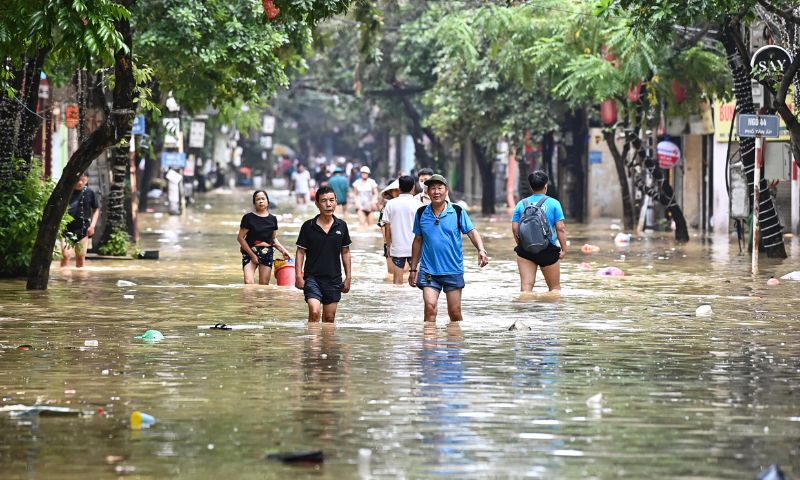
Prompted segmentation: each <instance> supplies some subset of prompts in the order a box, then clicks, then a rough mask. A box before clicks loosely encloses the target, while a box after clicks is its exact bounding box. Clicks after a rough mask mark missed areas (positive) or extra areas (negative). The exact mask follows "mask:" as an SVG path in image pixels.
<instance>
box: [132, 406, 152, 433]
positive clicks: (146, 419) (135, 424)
mask: <svg viewBox="0 0 800 480" xmlns="http://www.w3.org/2000/svg"><path fill="white" fill-rule="evenodd" d="M155 423H156V418H155V417H154V416H152V415H149V414H147V413H144V412H140V411H138V410H136V411H134V412H133V413H131V430H141V429H143V428H150V426H151V425H154V424H155Z"/></svg>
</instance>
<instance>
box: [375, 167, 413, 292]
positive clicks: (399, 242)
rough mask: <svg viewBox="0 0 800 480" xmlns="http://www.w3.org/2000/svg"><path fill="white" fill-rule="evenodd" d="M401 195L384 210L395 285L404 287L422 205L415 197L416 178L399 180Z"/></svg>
mask: <svg viewBox="0 0 800 480" xmlns="http://www.w3.org/2000/svg"><path fill="white" fill-rule="evenodd" d="M397 183H398V187H399V190H400V195H398V196H397V197H396V198H394V199H393V200H389V201H388V202H387V203H386V206H385V207H384V209H383V221H384V223H385V224H386V227H384V229H385V232H386V235H385V239H386V243H387V244H388V245H389V255H390V256H391V259H392V267H393V270H394V271H393V278H394V284H395V285H402V283H403V273H405V268H406V265H410V264H411V245H412V243H413V242H414V231H413V230H414V216H415V215H416V214H417V210H419V209H420V207H422V203H420V201H419V200H417V199H416V197H414V183H415V182H414V177H411V176H408V175H404V176H402V177H400V178H399V179H398V180H397Z"/></svg>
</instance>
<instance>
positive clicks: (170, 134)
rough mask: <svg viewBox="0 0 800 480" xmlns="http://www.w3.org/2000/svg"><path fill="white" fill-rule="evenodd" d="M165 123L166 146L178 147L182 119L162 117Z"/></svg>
mask: <svg viewBox="0 0 800 480" xmlns="http://www.w3.org/2000/svg"><path fill="white" fill-rule="evenodd" d="M161 122H162V124H163V125H164V146H165V147H166V148H178V132H179V131H180V129H181V119H180V118H177V117H168V118H162V119H161Z"/></svg>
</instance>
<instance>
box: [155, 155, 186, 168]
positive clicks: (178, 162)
mask: <svg viewBox="0 0 800 480" xmlns="http://www.w3.org/2000/svg"><path fill="white" fill-rule="evenodd" d="M185 166H186V154H185V153H183V152H163V153H162V154H161V167H162V168H183V167H185Z"/></svg>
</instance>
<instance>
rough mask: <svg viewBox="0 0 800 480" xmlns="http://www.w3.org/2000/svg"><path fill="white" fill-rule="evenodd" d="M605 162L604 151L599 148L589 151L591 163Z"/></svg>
mask: <svg viewBox="0 0 800 480" xmlns="http://www.w3.org/2000/svg"><path fill="white" fill-rule="evenodd" d="M598 163H603V152H599V151H597V150H591V151H589V164H590V165H593V164H598Z"/></svg>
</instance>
